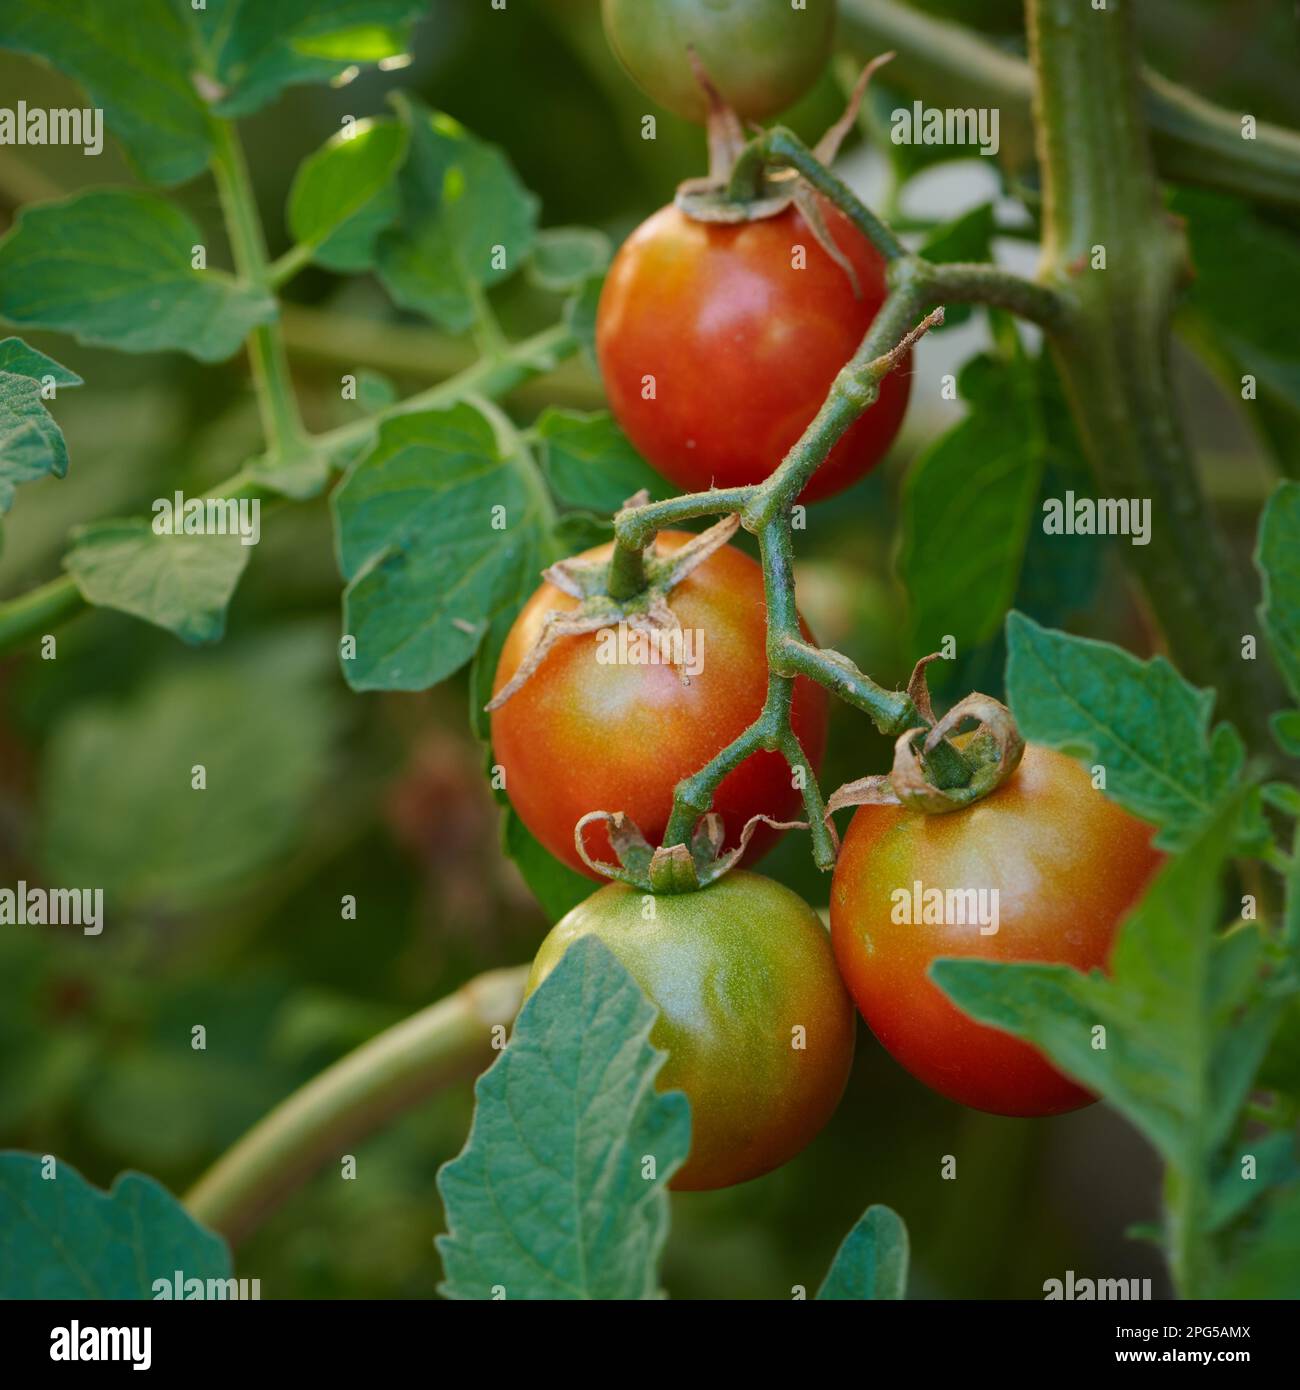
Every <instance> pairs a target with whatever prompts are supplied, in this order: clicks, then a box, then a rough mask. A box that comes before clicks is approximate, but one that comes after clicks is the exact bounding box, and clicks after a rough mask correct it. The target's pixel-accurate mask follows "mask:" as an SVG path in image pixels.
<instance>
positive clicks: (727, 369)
mask: <svg viewBox="0 0 1300 1390" xmlns="http://www.w3.org/2000/svg"><path fill="white" fill-rule="evenodd" d="M819 206H820V208H821V211H822V214H823V217H824V219H825V222H826V225H827V228H828V230H829V233H830V236H831V237H832V238H833V239H834V242H835V244H836V246H837V247H839V249H840V250H841V251H842V253H843V254H844V255H845V256H846V257H847V258H848V260H849V262H850V263H851V264H852V266H853V268H854V271H855V273H856V275H857V282H858V284H857V288H858V291H859V293H857V294H855V292H854V287H853V285H852V284H851V282H850V280H849V277H848V275H847V274H846V273H845V271H844V268H843V267H842V266H840V265H838V264H836V262H835V261H834V260H833V259H832V257H831V256H830V254H829V253H828V252H827V251H826V249H825V248H824V247H823V246H822V245H821V243H820V242H819V240H818V238H817V236H816V235H815V234H814V232H813V229H812V228H811V227H809V225H808V224H807V222H806V221H805V220H804V217H803V215H802V213H801V212H799V210H798V209H797V208H794V207H790V208H787V209H786V211H784V212H782V213H780V214H779V215H777V216H774V217H765V218H761V219H759V220H758V221H754V222H745V223H742V224H740V225H738V226H731V225H726V224H721V223H710V222H697V221H692V220H691V219H690V218H689V217H687V216H686V215H685V214H683V213H682V212H680V211H679V210H678V209H677V208H676V207H667V208H663V209H662V210H661V211H659V212H657V213H656V214H655V215H654V216H653V217H652V218H650V220H649V221H648V222H645V223H644V224H643V225H642V226H640V227H638V228H637V230H636V231H635V232H633V234H632V235H631V236H630V237H629V238H628V239H627V241H626V242H624V244H623V246H622V248H621V249H620V251H619V253H618V255H617V256H616V257H615V258H614V264H613V265H612V266H611V267H610V272H609V276H608V278H607V279H606V281H605V289H604V292H603V294H602V295H601V300H600V313H599V317H598V319H597V325H596V343H597V351H598V353H599V357H600V366H601V372H602V375H603V376H604V380H605V389H606V391H607V392H608V393H609V401H610V407H611V408H612V410H613V411H614V414H615V415H616V416H617V417H618V421H619V423H620V424H621V425H622V426H623V428H624V429H625V430H626V431H627V433H628V436H629V438H630V439H631V440H632V442H633V443H634V444H636V446H637V448H638V449H640V450H641V452H642V453H643V454H644V455H645V457H646V458H647V459H648V460H649V461H650V462H651V463H652V464H653V465H654V466H655V468H657V469H658V470H659V472H661V473H662V474H663V475H664V476H665V477H666V478H671V479H672V481H673V482H675V483H677V484H678V485H679V486H681V487H684V488H689V489H692V490H695V489H701V488H707V487H710V486H716V487H734V486H737V485H740V484H744V483H756V482H761V481H762V480H763V479H764V478H766V477H767V476H768V475H769V474H771V473H772V472H773V470H774V469H775V468H776V466H777V465H778V464H779V463H780V462H781V460H782V459H783V458H784V457H785V455H786V453H787V452H788V451H789V450H790V448H791V446H792V445H793V444H794V443H795V441H796V440H797V439H798V438H799V437H800V435H802V434H803V432H804V431H805V430H806V429H807V428H808V426H809V425H810V424H811V423H812V420H813V417H814V416H815V415H816V414H817V412H818V410H819V409H820V408H821V405H822V402H823V401H824V400H825V399H826V395H827V392H828V391H829V390H830V387H831V383H832V382H833V381H834V379H835V376H836V374H837V373H838V372H839V370H840V369H841V368H842V367H843V366H844V364H845V363H846V362H847V361H848V360H849V358H850V357H852V356H853V353H854V350H855V349H856V348H857V346H858V344H859V343H860V342H861V341H862V338H863V335H864V334H865V333H866V332H867V330H868V329H869V328H870V326H871V323H872V320H873V319H874V318H875V316H876V314H877V313H878V312H879V310H880V306H881V304H882V303H883V302H884V299H885V292H886V286H885V263H884V260H883V258H882V257H881V256H880V254H879V252H877V251H876V249H875V248H874V247H873V246H872V245H871V244H870V242H868V241H867V239H866V238H865V237H864V236H863V235H862V233H861V232H859V231H858V230H857V229H856V228H855V227H854V226H853V224H852V223H851V222H850V221H849V220H848V218H847V217H845V216H844V214H843V213H841V212H840V211H839V210H838V209H837V208H834V207H832V206H831V205H830V204H828V203H826V202H825V201H822V202H821V203H820V204H819ZM910 372H911V359H910V357H909V358H906V359H905V360H904V361H903V363H902V364H901V365H900V366H899V367H898V368H897V369H896V370H895V371H893V372H891V373H890V375H889V376H887V377H886V378H885V379H884V381H883V382H882V384H881V387H880V398H879V400H878V401H877V402H876V404H875V406H873V408H872V409H871V410H869V411H867V412H866V413H865V414H864V415H862V416H861V417H860V418H859V419H858V420H857V421H856V422H855V423H854V424H853V425H852V426H851V427H850V428H849V429H848V431H847V432H846V434H845V435H844V437H843V438H842V439H841V440H840V441H839V442H838V443H837V444H836V445H835V447H834V448H833V449H832V450H831V453H830V456H829V457H828V458H827V460H826V462H825V463H824V464H823V465H822V467H821V468H819V469H818V470H817V472H816V473H815V474H814V475H813V477H812V479H811V481H810V482H809V483H808V485H807V486H806V487H805V488H804V491H803V493H802V500H804V501H806V502H811V501H816V500H817V499H818V498H822V497H828V496H830V495H832V494H833V493H836V492H841V491H843V489H844V488H846V487H849V486H851V485H852V484H853V483H855V482H857V480H858V479H859V478H861V477H862V476H864V475H865V474H866V473H867V472H868V471H870V469H872V468H874V467H875V465H876V464H877V463H879V462H880V460H881V458H882V457H883V456H884V454H885V452H886V451H887V450H888V448H889V446H890V444H892V443H893V440H894V437H895V435H897V433H898V430H899V426H900V425H901V424H902V420H903V414H904V412H905V411H906V409H907V398H908V393H909V391H910V389H911V376H910Z"/></svg>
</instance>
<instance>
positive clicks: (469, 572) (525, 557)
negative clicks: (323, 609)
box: [332, 404, 544, 690]
mask: <svg viewBox="0 0 1300 1390" xmlns="http://www.w3.org/2000/svg"><path fill="white" fill-rule="evenodd" d="M332 503H333V510H334V519H335V527H336V533H337V536H338V551H339V563H340V567H341V569H342V572H343V577H344V579H346V580H347V589H346V590H345V592H344V597H343V608H344V619H343V620H344V627H345V631H346V632H347V633H348V634H349V635H351V636H352V637H354V638H355V639H356V644H357V646H356V657H355V659H354V660H352V661H347V662H345V663H344V671H345V674H346V676H347V680H348V684H349V685H351V686H352V688H353V689H354V690H425V689H427V688H428V687H429V686H431V685H436V684H437V683H438V682H439V681H441V680H445V679H446V677H448V676H449V675H451V674H452V672H453V671H456V670H458V669H459V668H460V667H461V666H463V665H464V664H465V662H467V661H468V660H469V659H470V657H472V656H473V655H474V652H475V650H476V648H477V647H478V644H479V642H480V640H481V639H482V637H483V634H484V632H485V631H486V630H487V627H488V624H489V622H490V621H491V619H492V617H493V615H494V614H496V613H497V612H498V611H499V610H500V609H501V608H503V607H505V606H506V605H507V604H509V603H511V602H514V601H515V600H517V599H518V597H519V596H520V595H521V594H522V593H524V592H525V591H526V590H529V589H531V588H532V587H533V584H534V582H535V579H536V573H537V570H538V569H539V568H540V565H539V564H538V554H539V548H540V545H541V540H542V535H543V524H544V519H543V518H542V516H541V515H540V512H539V509H538V499H537V497H536V495H535V494H534V492H533V491H532V489H531V488H530V487H529V484H528V481H527V480H526V479H525V478H524V477H523V476H522V475H521V471H520V469H519V467H518V465H517V462H516V461H515V460H513V459H512V458H511V457H509V456H508V455H507V454H505V453H504V452H503V449H502V446H501V443H500V441H499V440H498V438H497V435H496V432H495V430H494V429H493V426H492V424H491V423H490V422H489V421H488V420H487V419H486V418H485V417H484V415H483V414H482V413H481V412H480V411H478V410H476V409H475V408H474V407H473V406H471V405H467V404H461V405H457V406H453V407H452V408H451V409H449V410H433V411H424V412H421V413H418V414H411V415H400V416H398V417H396V418H395V419H393V420H389V421H387V422H386V423H385V424H384V425H383V427H382V429H381V430H380V433H379V441H378V443H377V444H376V446H375V448H374V450H373V452H371V453H370V454H368V455H367V456H366V457H365V458H363V459H362V460H361V461H360V462H359V463H357V464H356V465H354V466H353V468H352V469H350V470H349V472H348V475H347V477H346V479H345V480H344V482H343V483H342V485H341V486H340V487H339V488H338V489H337V490H336V491H335V493H334V495H333V498H332ZM494 523H496V524H494Z"/></svg>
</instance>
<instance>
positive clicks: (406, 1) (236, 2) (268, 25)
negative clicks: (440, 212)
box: [175, 0, 426, 116]
mask: <svg viewBox="0 0 1300 1390" xmlns="http://www.w3.org/2000/svg"><path fill="white" fill-rule="evenodd" d="M175 3H177V4H179V5H182V6H184V7H185V8H187V9H188V8H189V5H188V3H187V0H175ZM425 9H426V5H425V0H274V2H273V3H272V2H271V0H208V4H207V6H206V9H205V10H202V11H196V12H195V14H194V21H193V22H194V23H195V24H196V25H199V26H202V28H203V31H204V32H202V33H201V34H200V37H199V42H200V43H201V44H202V45H203V47H204V48H205V49H206V50H207V52H208V53H209V54H210V55H211V56H212V58H213V60H214V62H215V71H216V77H217V79H218V81H219V82H220V83H221V84H222V86H223V87H224V88H225V91H224V94H223V95H222V97H221V98H220V100H219V101H218V102H217V106H216V109H217V111H218V112H219V113H220V114H221V115H223V116H245V115H247V114H248V113H249V112H250V111H256V110H257V109H258V107H260V106H265V105H266V104H267V103H268V102H270V101H273V100H274V99H275V98H276V97H277V96H279V94H280V93H281V92H282V91H283V90H284V88H285V87H288V86H290V85H292V84H294V83H300V82H325V81H328V80H329V79H330V78H333V77H337V76H339V74H341V73H344V72H346V71H347V69H349V68H351V67H353V66H354V65H356V64H359V63H378V62H382V61H383V60H384V59H385V58H394V57H397V56H399V55H401V54H403V53H405V52H406V51H407V50H408V49H409V47H410V38H411V25H412V24H413V23H414V21H415V20H416V19H418V18H419V17H420V15H421V14H423V13H424V11H425Z"/></svg>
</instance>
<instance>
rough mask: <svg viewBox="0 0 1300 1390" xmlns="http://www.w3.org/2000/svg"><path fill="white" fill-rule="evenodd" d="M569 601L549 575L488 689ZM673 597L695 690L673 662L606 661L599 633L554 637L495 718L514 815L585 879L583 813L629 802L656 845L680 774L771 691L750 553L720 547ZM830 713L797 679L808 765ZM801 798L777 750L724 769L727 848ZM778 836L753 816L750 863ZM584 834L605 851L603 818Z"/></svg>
mask: <svg viewBox="0 0 1300 1390" xmlns="http://www.w3.org/2000/svg"><path fill="white" fill-rule="evenodd" d="M691 539H692V537H691V535H690V534H689V533H687V532H684V531H666V532H663V533H662V534H661V535H660V536H659V538H658V546H659V551H660V553H661V554H670V553H671V552H673V551H675V550H677V549H679V548H680V547H681V546H683V545H685V544H686V543H687V542H688V541H689V540H691ZM612 550H613V545H612V543H611V544H609V545H604V546H598V547H596V549H594V550H590V551H588V552H587V554H586V556H585V557H584V558H593V557H597V556H599V557H601V558H604V557H607V556H608V555H609V554H610V553H611V552H612ZM576 603H577V600H575V599H573V598H570V597H569V596H568V595H567V594H564V593H562V592H561V591H560V590H559V589H557V588H555V587H554V586H553V585H551V584H549V583H547V584H543V585H542V587H541V588H540V589H538V590H537V592H536V593H535V594H534V595H533V596H532V598H530V599H529V600H528V602H527V604H525V606H524V609H523V611H522V612H521V613H520V615H519V617H518V618H517V619H516V621H515V625H514V627H513V628H512V629H511V630H510V634H509V636H508V637H507V638H506V643H505V646H504V647H503V648H502V652H501V659H500V662H499V663H498V665H497V672H496V679H495V682H494V686H493V689H494V691H499V690H500V689H501V687H502V686H504V685H505V684H506V683H507V682H508V681H509V680H510V679H511V678H512V677H513V676H514V674H515V672H516V671H517V670H518V669H519V666H520V664H521V663H522V662H523V660H524V658H525V656H526V655H527V654H528V652H529V651H530V650H531V648H532V646H533V644H534V643H535V642H536V640H537V637H538V634H539V633H540V632H541V630H542V626H543V623H544V621H545V618H546V615H547V614H548V613H549V612H552V611H553V610H559V611H568V610H571V609H573V608H574V607H575V606H576ZM668 604H669V607H671V608H672V610H673V612H674V613H675V614H676V615H677V618H678V621H679V622H680V623H681V625H682V627H683V629H685V631H686V634H687V637H688V639H689V640H691V641H693V642H695V643H696V644H697V645H696V654H697V656H698V658H699V661H700V665H701V667H702V669H701V670H700V671H699V673H698V674H696V675H693V676H692V677H691V680H690V684H689V685H683V684H682V682H681V679H680V677H679V675H678V673H677V671H676V670H675V669H674V668H673V667H672V666H670V665H667V664H651V663H641V664H631V663H626V662H625V663H623V664H618V663H617V662H606V661H602V660H601V653H602V646H604V649H605V651H606V652H608V651H609V649H610V644H609V643H608V642H604V643H603V642H602V637H601V634H600V633H594V632H593V633H587V634H585V635H583V636H578V637H562V638H560V640H559V641H558V642H556V644H555V645H554V646H553V647H552V648H551V650H550V652H549V653H548V655H547V656H546V659H545V660H544V661H543V662H542V664H541V665H540V666H539V667H538V669H537V670H536V671H535V672H534V673H533V674H532V676H531V677H530V678H529V679H528V681H526V682H525V684H524V685H523V686H522V687H520V689H519V690H517V691H516V692H515V693H514V695H512V696H511V698H510V699H509V700H508V701H507V702H506V703H505V704H504V705H503V706H501V708H499V709H497V710H494V711H493V714H492V747H493V750H494V756H495V758H496V761H497V762H498V764H499V765H500V766H501V767H502V768H504V769H505V786H506V794H507V795H508V796H509V797H510V801H511V803H512V804H513V806H514V808H515V810H516V811H517V812H518V813H519V815H520V817H521V818H522V820H523V822H524V824H525V825H526V826H527V827H528V828H529V830H531V831H532V833H533V834H534V835H535V836H536V837H537V839H538V840H540V841H541V843H542V844H543V845H545V846H546V848H547V849H548V850H550V852H551V853H552V854H553V855H555V857H556V858H557V859H562V860H563V861H564V862H565V863H566V864H569V865H571V866H572V867H573V868H575V869H577V870H578V871H579V872H580V873H585V874H588V875H589V876H590V877H593V878H595V877H598V876H597V875H595V874H592V873H591V871H590V870H589V869H588V868H587V867H586V865H584V864H583V862H582V860H581V859H580V858H579V857H578V853H577V850H576V849H575V847H574V843H573V828H574V826H575V825H576V824H577V822H578V821H579V820H580V819H581V818H582V817H583V816H584V815H586V814H587V812H589V811H623V812H626V814H627V815H629V816H630V817H631V818H632V820H633V821H635V822H636V824H637V825H638V826H639V827H640V828H641V830H642V831H643V833H644V834H645V836H646V838H647V839H648V840H649V841H650V842H651V843H652V844H658V843H659V841H660V839H661V837H662V836H663V833H664V830H665V829H666V828H667V825H668V817H669V815H670V813H671V810H672V802H673V789H674V788H675V787H676V785H677V783H678V782H679V781H681V780H682V778H684V777H689V776H690V775H691V774H692V773H693V772H698V771H699V769H700V768H702V767H703V766H704V765H705V763H707V762H708V761H709V760H710V759H711V758H712V757H713V756H714V755H715V754H717V753H720V752H721V751H722V750H723V748H725V747H726V746H727V744H729V743H730V742H731V741H732V740H733V739H734V738H736V737H737V736H738V735H739V734H741V733H743V732H744V730H745V729H746V728H747V727H748V726H749V725H750V724H752V723H753V721H754V720H755V719H756V718H757V717H758V715H759V714H760V713H761V711H762V708H763V702H764V700H765V699H766V696H767V654H766V626H765V623H766V605H765V603H764V597H763V572H762V570H761V569H760V567H759V566H758V565H757V564H756V563H755V562H754V561H753V560H751V559H750V558H749V556H748V555H745V554H744V553H742V552H741V551H739V550H735V549H733V548H732V547H731V546H724V547H723V548H722V549H720V550H718V551H715V552H714V553H713V554H712V555H710V556H709V557H708V558H707V559H706V560H704V561H703V562H702V563H701V564H700V565H699V566H698V567H697V568H696V569H694V570H693V571H692V572H691V573H690V574H689V575H688V576H687V577H686V578H685V579H684V580H682V582H681V583H680V584H678V585H677V586H676V587H675V588H674V589H673V590H672V591H671V593H670V594H669V595H668ZM805 635H807V634H806V633H805ZM810 640H811V638H810ZM826 714H827V696H826V692H825V691H824V690H823V689H822V688H821V687H820V686H818V685H816V684H814V682H812V681H810V680H808V679H807V678H805V677H802V676H801V677H800V678H799V679H798V680H797V681H796V683H795V694H794V702H793V708H792V711H791V719H792V724H793V728H794V731H795V733H796V734H797V735H798V737H799V739H800V741H801V742H802V744H803V748H804V751H805V753H806V754H807V755H808V758H809V761H810V762H811V763H812V765H813V767H814V768H816V767H817V766H818V765H819V764H820V762H821V756H822V751H823V748H824V746H825V742H826ZM801 807H802V798H801V796H800V793H799V791H798V790H797V789H796V788H795V787H794V785H793V779H792V776H791V772H790V768H789V766H788V764H787V763H786V761H785V759H784V758H783V757H782V755H781V754H780V753H775V752H760V753H754V754H752V755H751V756H750V757H749V758H747V759H746V760H745V761H744V762H743V763H741V764H740V766H739V767H737V768H735V769H733V770H732V771H731V772H730V773H728V774H727V776H726V777H725V778H724V779H723V780H722V783H721V784H720V786H719V787H718V791H717V795H716V796H715V797H714V800H713V809H714V810H715V811H716V812H718V813H719V814H720V815H721V816H722V819H723V823H724V825H725V827H726V842H727V845H728V846H733V845H735V844H736V843H737V841H738V839H739V837H740V831H741V829H742V828H743V826H744V824H745V822H746V821H747V820H749V819H750V817H751V816H755V815H759V814H763V815H768V816H771V817H772V818H773V819H775V820H796V819H799V818H800V816H801ZM776 836H777V832H776V831H774V830H771V829H770V828H769V827H767V826H762V825H760V826H759V827H758V828H757V830H756V833H755V834H754V837H753V839H752V840H751V841H750V844H749V848H748V850H747V851H746V856H745V858H746V862H747V863H751V864H752V863H753V862H754V861H755V860H756V859H757V858H758V857H759V855H761V854H762V853H763V852H764V850H765V849H767V848H769V847H770V846H771V845H772V844H773V843H775V840H776ZM585 843H586V845H587V850H588V853H589V854H590V855H591V856H592V857H593V858H595V859H601V860H604V861H606V862H609V861H611V860H612V858H613V851H612V849H611V847H610V843H609V837H608V835H607V834H606V832H605V828H604V826H603V825H599V824H593V825H591V826H589V827H588V828H587V832H586V840H585Z"/></svg>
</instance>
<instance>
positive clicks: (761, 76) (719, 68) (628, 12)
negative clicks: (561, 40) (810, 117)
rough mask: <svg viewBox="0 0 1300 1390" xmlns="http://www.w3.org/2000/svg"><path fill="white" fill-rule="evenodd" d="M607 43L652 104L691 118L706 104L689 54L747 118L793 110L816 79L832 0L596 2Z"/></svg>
mask: <svg viewBox="0 0 1300 1390" xmlns="http://www.w3.org/2000/svg"><path fill="white" fill-rule="evenodd" d="M601 12H602V14H603V15H604V19H605V32H606V33H607V34H608V35H609V42H610V45H611V46H612V47H613V49H614V52H615V53H616V54H618V57H619V59H620V60H621V62H622V63H623V65H624V67H626V68H627V70H628V72H629V73H630V74H631V75H632V77H633V78H634V79H635V81H636V82H637V83H638V84H639V85H640V86H641V87H643V88H644V89H645V90H646V91H647V92H648V93H649V94H650V95H651V96H652V97H653V98H654V99H655V100H656V101H657V102H660V103H662V104H663V105H664V106H666V107H668V108H669V110H671V111H675V112H677V114H678V115H679V116H686V117H687V118H688V119H690V120H693V121H703V120H704V118H705V115H706V114H707V110H708V106H707V101H706V99H705V96H704V93H703V91H702V90H701V88H700V85H699V83H698V81H697V80H696V78H695V75H694V73H693V72H692V70H691V65H690V62H689V61H688V56H687V55H688V51H689V50H690V49H692V48H693V49H694V50H695V52H696V53H697V54H698V55H699V58H700V61H701V62H702V63H703V64H704V66H705V67H706V68H707V69H708V72H709V76H710V77H711V78H712V79H713V81H714V83H715V84H716V85H717V87H718V90H719V91H720V92H721V93H722V96H723V97H724V99H725V100H726V101H727V102H728V103H729V104H730V105H731V106H732V107H734V108H735V110H736V111H737V112H738V114H739V115H741V116H743V117H746V118H748V119H750V120H761V119H762V118H763V117H764V116H772V115H775V114H776V112H778V111H781V110H783V109H784V108H785V107H787V106H790V105H792V104H793V103H794V102H795V101H797V100H798V99H799V98H800V97H801V96H802V95H803V94H804V92H806V91H807V90H808V88H809V87H811V86H812V84H813V83H814V82H815V81H816V80H817V78H818V77H819V76H820V74H821V71H822V69H823V68H824V67H825V66H826V59H827V57H828V56H829V55H830V47H831V35H832V33H833V31H834V28H835V6H834V4H833V3H832V0H809V3H808V4H806V5H804V6H802V7H800V8H796V7H795V6H793V5H790V4H788V3H787V0H601Z"/></svg>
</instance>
